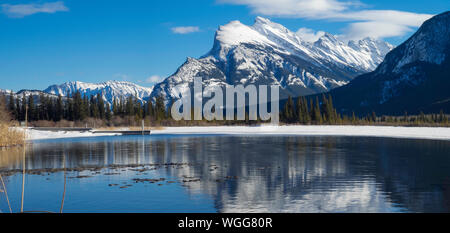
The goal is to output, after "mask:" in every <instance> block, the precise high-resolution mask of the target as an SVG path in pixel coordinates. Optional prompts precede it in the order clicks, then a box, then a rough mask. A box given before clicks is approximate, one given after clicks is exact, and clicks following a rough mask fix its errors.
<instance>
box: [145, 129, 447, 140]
mask: <svg viewBox="0 0 450 233" xmlns="http://www.w3.org/2000/svg"><path fill="white" fill-rule="evenodd" d="M151 134H152V135H157V134H215V135H220V134H226V135H299V136H358V137H389V138H414V139H436V140H450V128H440V127H435V128H433V127H393V126H392V127H391V126H256V127H249V126H217V127H216V126H215V127H168V128H165V129H163V130H152V132H151Z"/></svg>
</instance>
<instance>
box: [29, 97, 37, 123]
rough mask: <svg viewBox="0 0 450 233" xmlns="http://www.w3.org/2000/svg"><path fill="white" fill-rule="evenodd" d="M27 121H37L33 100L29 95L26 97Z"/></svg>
mask: <svg viewBox="0 0 450 233" xmlns="http://www.w3.org/2000/svg"><path fill="white" fill-rule="evenodd" d="M28 119H29V120H28V121H35V120H36V119H37V117H36V109H35V106H34V98H33V95H31V94H30V95H29V96H28Z"/></svg>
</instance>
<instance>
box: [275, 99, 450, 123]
mask: <svg viewBox="0 0 450 233" xmlns="http://www.w3.org/2000/svg"><path fill="white" fill-rule="evenodd" d="M280 120H281V122H283V123H287V124H305V125H310V124H315V125H322V124H328V125H336V124H337V125H339V124H352V125H357V124H392V125H395V124H412V125H414V124H415V125H424V124H444V125H448V124H449V119H448V116H447V115H445V114H444V112H443V111H442V110H441V111H440V113H439V114H427V115H425V114H424V113H423V112H420V114H419V115H415V116H408V113H407V112H405V114H404V116H401V117H395V116H377V114H376V113H375V112H372V113H371V114H368V115H366V116H363V117H358V116H356V115H355V113H353V114H352V116H347V115H341V114H339V113H338V112H337V110H336V109H335V108H334V106H333V98H332V96H331V95H328V96H326V95H325V94H322V96H321V98H319V97H317V96H316V97H315V98H309V99H308V98H306V97H304V96H300V97H298V98H297V99H296V100H295V101H294V100H293V98H292V97H291V96H289V97H288V99H287V101H286V103H285V104H284V106H283V108H282V110H281V112H280Z"/></svg>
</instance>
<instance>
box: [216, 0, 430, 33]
mask: <svg viewBox="0 0 450 233" xmlns="http://www.w3.org/2000/svg"><path fill="white" fill-rule="evenodd" d="M217 2H219V3H228V4H236V5H245V6H248V7H249V8H250V9H251V10H252V12H253V13H255V14H262V15H267V16H276V17H286V18H303V19H311V20H330V21H343V22H348V25H347V27H346V28H344V29H343V32H344V33H345V35H342V36H343V37H346V38H348V39H360V38H362V37H366V36H371V37H375V38H386V37H395V36H402V35H404V34H405V33H406V32H408V31H411V30H412V29H413V28H416V27H419V26H420V25H421V24H422V23H423V22H424V21H425V20H427V19H429V18H431V17H432V16H433V15H430V14H419V13H413V12H405V11H396V10H367V9H362V8H363V7H364V8H365V7H367V6H366V5H365V4H364V3H361V2H359V1H341V0H217ZM371 27H372V28H371Z"/></svg>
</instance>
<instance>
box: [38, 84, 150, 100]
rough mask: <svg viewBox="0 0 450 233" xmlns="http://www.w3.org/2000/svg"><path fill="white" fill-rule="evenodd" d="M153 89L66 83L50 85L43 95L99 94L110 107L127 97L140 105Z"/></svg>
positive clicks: (118, 85) (126, 85) (133, 86)
mask: <svg viewBox="0 0 450 233" xmlns="http://www.w3.org/2000/svg"><path fill="white" fill-rule="evenodd" d="M152 90H153V87H142V86H139V85H137V84H134V83H131V82H125V81H107V82H103V83H97V84H94V83H85V82H78V81H77V82H68V83H63V84H61V85H52V86H49V87H48V88H47V89H45V90H44V92H45V93H49V94H53V95H62V96H72V95H73V94H74V93H75V92H80V94H81V95H82V96H84V95H87V96H89V97H90V96H96V95H97V94H100V95H101V96H102V98H103V100H104V101H105V102H108V103H109V104H110V106H112V103H113V101H114V100H116V101H118V102H120V101H121V99H125V98H127V97H129V96H134V97H135V98H137V99H138V101H140V102H141V103H145V102H146V101H145V99H146V98H148V97H149V96H150V94H151V93H152Z"/></svg>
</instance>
